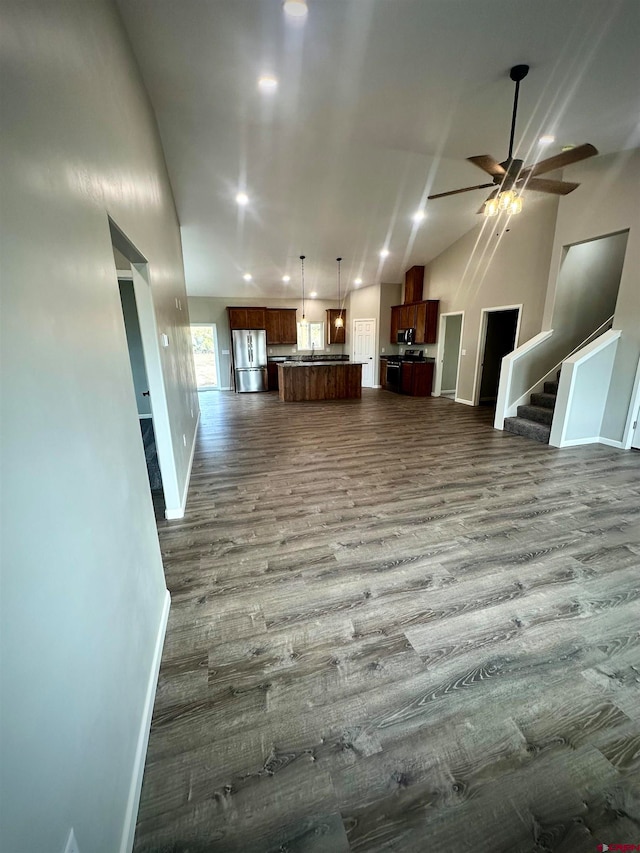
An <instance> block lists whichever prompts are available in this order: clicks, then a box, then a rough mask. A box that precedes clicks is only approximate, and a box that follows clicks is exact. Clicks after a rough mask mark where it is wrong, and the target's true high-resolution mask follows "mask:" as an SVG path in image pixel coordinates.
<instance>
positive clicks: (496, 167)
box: [467, 154, 507, 178]
mask: <svg viewBox="0 0 640 853" xmlns="http://www.w3.org/2000/svg"><path fill="white" fill-rule="evenodd" d="M467 160H468V161H469V162H470V163H473V165H474V166H478V168H479V169H482V170H483V171H484V172H487V173H488V174H489V175H493V177H494V178H502V177H504V175H506V174H507V173H506V172H505V170H504V169H503V168H502V166H501V165H500V163H498V161H497V160H494V159H493V157H490V156H489V155H488V154H478V156H477V157H467Z"/></svg>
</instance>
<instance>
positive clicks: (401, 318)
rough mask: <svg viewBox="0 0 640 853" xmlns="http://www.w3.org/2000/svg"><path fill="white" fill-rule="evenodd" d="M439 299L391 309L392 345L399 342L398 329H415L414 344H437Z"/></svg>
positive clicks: (394, 306) (390, 338) (390, 337)
mask: <svg viewBox="0 0 640 853" xmlns="http://www.w3.org/2000/svg"><path fill="white" fill-rule="evenodd" d="M439 305H440V302H439V301H438V300H437V299H425V300H422V301H421V302H412V303H411V304H410V305H393V306H392V308H391V334H390V336H389V340H390V343H392V344H395V343H397V342H398V329H415V330H416V334H415V338H414V341H413V342H414V343H416V344H435V342H436V334H437V330H438V307H439Z"/></svg>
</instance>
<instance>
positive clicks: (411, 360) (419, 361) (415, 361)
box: [379, 355, 435, 364]
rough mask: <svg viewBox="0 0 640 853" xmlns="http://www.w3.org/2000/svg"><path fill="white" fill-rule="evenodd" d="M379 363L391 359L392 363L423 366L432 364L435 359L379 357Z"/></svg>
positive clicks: (397, 356) (396, 356) (399, 356)
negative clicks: (404, 362) (427, 363)
mask: <svg viewBox="0 0 640 853" xmlns="http://www.w3.org/2000/svg"><path fill="white" fill-rule="evenodd" d="M379 358H380V361H388V360H389V359H390V358H392V359H393V360H394V361H406V362H408V363H410V364H424V363H425V362H434V363H435V358H433V357H431V356H426V357H425V358H404V356H402V355H381V356H380V357H379Z"/></svg>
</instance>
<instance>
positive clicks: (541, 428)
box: [504, 418, 551, 444]
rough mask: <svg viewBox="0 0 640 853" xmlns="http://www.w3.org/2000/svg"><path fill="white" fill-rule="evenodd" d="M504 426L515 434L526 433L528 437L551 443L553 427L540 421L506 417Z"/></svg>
mask: <svg viewBox="0 0 640 853" xmlns="http://www.w3.org/2000/svg"><path fill="white" fill-rule="evenodd" d="M504 428H505V430H506V431H507V432H511V433H514V435H524V436H525V437H526V438H535V440H536V441H541V442H542V443H543V444H549V436H550V435H551V427H550V426H547V425H546V424H540V423H538V421H529V420H527V419H526V418H505V419H504Z"/></svg>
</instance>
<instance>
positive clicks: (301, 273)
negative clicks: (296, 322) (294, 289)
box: [300, 255, 307, 326]
mask: <svg viewBox="0 0 640 853" xmlns="http://www.w3.org/2000/svg"><path fill="white" fill-rule="evenodd" d="M304 258H305V256H304V255H300V280H301V281H302V320H300V325H301V326H306V325H307V318H306V317H305V316H304Z"/></svg>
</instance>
